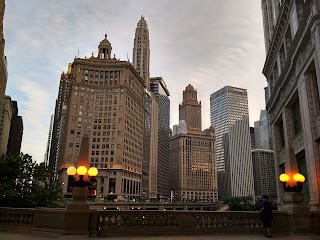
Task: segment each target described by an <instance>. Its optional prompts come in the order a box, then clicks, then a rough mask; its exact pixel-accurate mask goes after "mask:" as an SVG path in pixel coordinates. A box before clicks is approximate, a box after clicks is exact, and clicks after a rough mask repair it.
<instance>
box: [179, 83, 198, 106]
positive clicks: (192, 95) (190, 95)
mask: <svg viewBox="0 0 320 240" xmlns="http://www.w3.org/2000/svg"><path fill="white" fill-rule="evenodd" d="M186 103H193V104H198V99H197V91H196V90H194V87H193V86H192V85H191V84H189V85H188V86H187V87H186V90H184V91H183V100H182V105H184V104H186Z"/></svg>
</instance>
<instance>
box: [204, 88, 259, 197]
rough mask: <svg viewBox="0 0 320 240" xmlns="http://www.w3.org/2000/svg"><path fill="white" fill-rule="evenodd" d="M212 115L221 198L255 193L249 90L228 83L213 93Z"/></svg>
mask: <svg viewBox="0 0 320 240" xmlns="http://www.w3.org/2000/svg"><path fill="white" fill-rule="evenodd" d="M210 118H211V125H212V127H213V128H214V129H215V133H216V158H217V171H218V186H219V197H220V198H222V199H223V198H224V197H231V196H234V197H241V196H243V197H246V196H254V186H253V172H252V160H251V151H250V148H251V146H250V145H251V144H250V132H249V129H250V128H249V116H248V98H247V91H246V90H245V89H241V88H235V87H230V86H226V87H224V88H222V89H220V90H219V91H217V92H215V93H213V94H211V96H210ZM240 183H241V184H240Z"/></svg>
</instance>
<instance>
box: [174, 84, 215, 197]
mask: <svg viewBox="0 0 320 240" xmlns="http://www.w3.org/2000/svg"><path fill="white" fill-rule="evenodd" d="M195 114H197V115H200V117H199V116H194V115H195ZM179 119H180V124H179V127H177V126H176V127H175V128H176V130H175V131H174V134H173V135H172V137H171V138H170V170H171V172H170V173H171V174H170V175H171V186H172V191H174V193H175V195H174V196H175V198H176V199H175V200H196V201H197V200H217V199H218V189H217V175H216V168H215V166H216V158H215V136H214V130H213V128H211V127H210V128H209V129H206V130H204V131H202V130H201V121H199V119H201V102H198V100H197V91H196V90H195V89H194V88H193V86H192V85H190V84H189V85H188V86H187V87H186V89H185V91H184V92H183V100H182V104H180V106H179ZM177 128H179V129H177Z"/></svg>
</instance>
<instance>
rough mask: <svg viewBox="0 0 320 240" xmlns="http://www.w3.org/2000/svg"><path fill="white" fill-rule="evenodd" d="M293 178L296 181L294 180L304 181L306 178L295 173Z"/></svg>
mask: <svg viewBox="0 0 320 240" xmlns="http://www.w3.org/2000/svg"><path fill="white" fill-rule="evenodd" d="M293 180H294V181H296V182H304V181H305V180H306V178H305V177H304V176H303V175H302V174H300V173H296V174H295V175H294V176H293Z"/></svg>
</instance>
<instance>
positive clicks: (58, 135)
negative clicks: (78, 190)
mask: <svg viewBox="0 0 320 240" xmlns="http://www.w3.org/2000/svg"><path fill="white" fill-rule="evenodd" d="M70 73H71V64H69V67H68V72H67V73H64V72H63V73H62V74H61V77H60V82H59V92H58V97H57V99H56V105H55V110H54V117H53V126H52V138H51V142H50V151H49V160H48V165H47V166H48V167H49V168H50V169H51V170H52V171H53V176H52V179H53V180H56V179H57V178H58V171H59V169H58V168H57V167H58V161H60V160H61V156H59V155H58V154H59V153H60V151H59V149H61V147H62V146H61V143H62V142H63V141H62V138H63V136H64V133H63V132H61V124H63V121H64V118H63V117H62V116H63V114H62V113H63V106H64V104H65V102H66V101H67V97H68V96H69V89H70V77H71V75H70Z"/></svg>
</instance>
